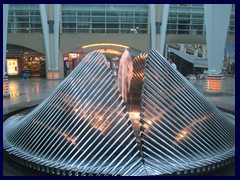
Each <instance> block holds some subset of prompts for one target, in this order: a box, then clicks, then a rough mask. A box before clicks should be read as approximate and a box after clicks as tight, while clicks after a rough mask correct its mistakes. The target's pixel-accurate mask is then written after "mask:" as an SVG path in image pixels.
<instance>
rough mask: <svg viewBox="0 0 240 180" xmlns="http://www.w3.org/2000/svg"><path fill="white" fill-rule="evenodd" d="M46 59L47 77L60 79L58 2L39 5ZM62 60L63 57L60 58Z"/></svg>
mask: <svg viewBox="0 0 240 180" xmlns="http://www.w3.org/2000/svg"><path fill="white" fill-rule="evenodd" d="M40 12H41V18H42V25H43V35H44V43H45V50H46V57H47V58H46V59H48V61H47V66H48V68H47V79H60V69H59V57H60V56H59V54H62V53H60V52H59V25H60V20H59V19H60V4H48V5H40ZM60 59H61V60H62V61H63V57H61V58H60ZM62 77H63V76H62Z"/></svg>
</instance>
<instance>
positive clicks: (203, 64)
mask: <svg viewBox="0 0 240 180" xmlns="http://www.w3.org/2000/svg"><path fill="white" fill-rule="evenodd" d="M168 51H170V52H173V53H174V54H176V55H178V56H179V57H181V58H183V59H185V60H186V61H188V62H190V63H192V64H193V67H199V68H207V67H208V61H207V59H206V58H200V57H197V56H194V55H191V54H188V53H185V52H183V51H178V50H176V49H173V48H170V47H168Z"/></svg>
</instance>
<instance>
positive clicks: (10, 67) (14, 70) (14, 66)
mask: <svg viewBox="0 0 240 180" xmlns="http://www.w3.org/2000/svg"><path fill="white" fill-rule="evenodd" d="M7 74H8V75H18V59H7Z"/></svg>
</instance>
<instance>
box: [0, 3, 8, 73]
mask: <svg viewBox="0 0 240 180" xmlns="http://www.w3.org/2000/svg"><path fill="white" fill-rule="evenodd" d="M8 9H9V4H3V60H2V61H3V77H4V76H5V75H6V52H7V51H6V50H7V29H8Z"/></svg>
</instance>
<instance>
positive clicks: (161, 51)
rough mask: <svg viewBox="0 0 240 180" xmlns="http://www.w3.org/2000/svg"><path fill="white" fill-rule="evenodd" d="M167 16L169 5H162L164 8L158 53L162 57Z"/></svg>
mask: <svg viewBox="0 0 240 180" xmlns="http://www.w3.org/2000/svg"><path fill="white" fill-rule="evenodd" d="M168 14H169V4H164V6H163V17H162V26H161V34H160V53H161V54H162V55H164V54H163V53H164V48H165V40H166V32H167V22H168Z"/></svg>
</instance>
